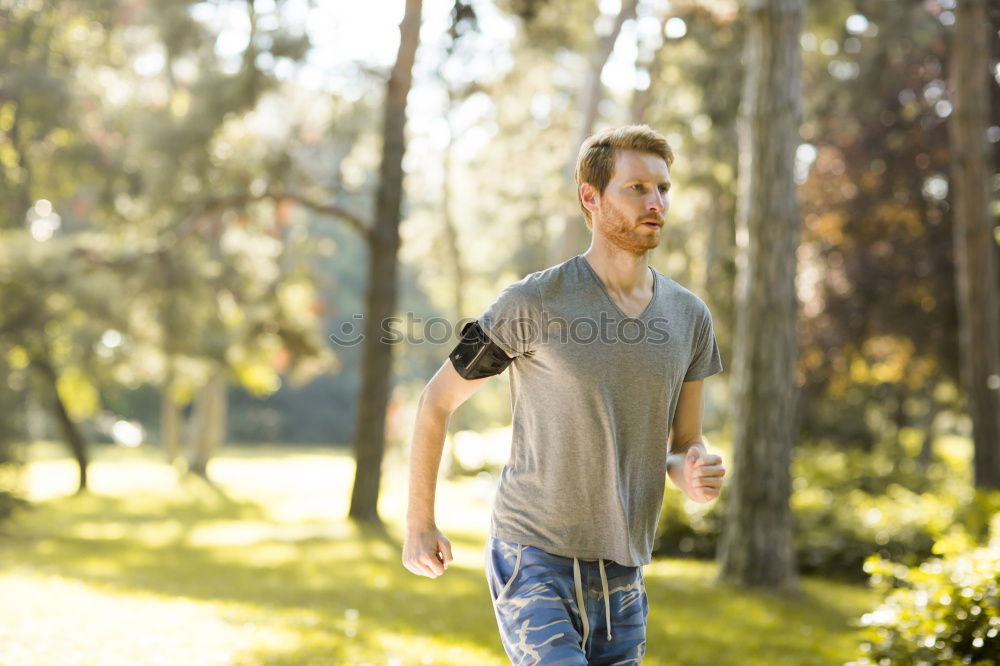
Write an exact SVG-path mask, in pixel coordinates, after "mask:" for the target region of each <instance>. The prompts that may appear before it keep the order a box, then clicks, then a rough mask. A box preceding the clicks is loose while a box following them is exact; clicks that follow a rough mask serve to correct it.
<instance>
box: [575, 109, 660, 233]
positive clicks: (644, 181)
mask: <svg viewBox="0 0 1000 666" xmlns="http://www.w3.org/2000/svg"><path fill="white" fill-rule="evenodd" d="M673 161H674V153H673V151H672V150H671V149H670V145H669V144H668V143H667V140H666V139H665V138H664V137H663V136H662V135H660V134H658V133H657V132H655V131H653V130H652V129H650V128H649V127H648V126H647V125H628V126H625V127H618V128H612V129H607V130H604V131H602V132H598V133H597V134H594V135H593V136H591V137H590V138H588V139H587V140H586V141H584V142H583V146H581V148H580V155H579V157H578V158H577V162H576V184H577V195H578V196H579V198H580V207H581V208H582V209H583V214H584V216H585V220H586V223H587V228H589V229H591V230H593V229H594V222H595V217H596V218H597V221H598V231H597V232H598V233H603V235H606V236H608V237H609V240H611V241H612V242H614V243H615V244H616V245H621V243H624V245H622V247H624V248H626V249H630V250H634V251H637V252H639V251H644V250H646V249H650V248H653V247H656V245H657V244H658V243H659V227H661V226H662V224H663V220H664V216H665V215H666V212H667V208H668V206H669V203H668V192H669V189H670V173H669V166H670V165H671V164H673ZM647 221H653V222H654V224H644V223H645V222H647ZM619 241H621V242H619Z"/></svg>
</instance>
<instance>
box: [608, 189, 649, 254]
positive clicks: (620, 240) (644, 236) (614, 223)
mask: <svg viewBox="0 0 1000 666" xmlns="http://www.w3.org/2000/svg"><path fill="white" fill-rule="evenodd" d="M601 208H602V210H601V214H600V215H598V216H597V219H596V220H595V228H596V227H600V230H601V235H603V236H604V237H605V238H607V240H608V242H610V243H611V244H612V245H614V246H615V247H617V248H619V249H621V250H624V251H625V252H628V253H630V254H634V255H642V254H645V253H646V252H648V251H649V250H652V249H653V248H655V247H657V246H658V245H659V244H660V234H659V233H658V232H654V231H651V230H649V229H646V227H644V226H642V223H643V222H644V221H648V220H650V219H651V218H654V217H655V218H656V219H657V221H658V222H663V217H662V216H660V215H644V216H642V217H641V218H639V219H638V220H629V219H628V217H626V215H625V213H623V212H622V211H621V209H620V208H618V207H617V206H615V205H614V204H612V203H611V202H608V201H605V202H602V206H601Z"/></svg>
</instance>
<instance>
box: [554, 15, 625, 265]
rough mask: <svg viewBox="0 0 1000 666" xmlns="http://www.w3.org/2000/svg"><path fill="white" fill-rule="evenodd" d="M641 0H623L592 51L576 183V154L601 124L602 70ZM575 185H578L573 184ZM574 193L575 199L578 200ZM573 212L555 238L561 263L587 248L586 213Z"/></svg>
mask: <svg viewBox="0 0 1000 666" xmlns="http://www.w3.org/2000/svg"><path fill="white" fill-rule="evenodd" d="M638 4H639V2H638V0H622V3H621V9H620V10H619V11H618V16H617V17H615V23H614V26H613V27H612V28H611V32H610V33H609V34H608V35H606V36H605V37H603V38H601V40H600V41H599V42H598V43H597V46H596V48H595V49H594V50H593V51H592V52H591V54H590V70H589V71H588V72H587V81H586V83H584V86H583V90H582V91H581V92H580V107H579V109H580V124H579V125H577V128H576V134H575V135H574V136H573V143H572V144H571V145H570V156H569V161H568V162H567V164H566V175H567V178H568V181H569V182H570V183H571V184H574V183H575V182H576V181H575V180H574V178H575V173H576V158H577V155H578V154H579V152H580V146H581V145H583V142H584V141H585V140H586V139H587V137H588V136H590V135H591V134H592V133H593V132H594V125H595V124H597V114H598V110H599V107H600V104H601V98H603V97H604V85H603V84H602V83H601V72H602V71H604V65H605V64H607V62H608V58H609V57H611V52H612V51H613V50H614V48H615V42H616V41H618V34H619V33H620V32H621V29H622V25H624V23H625V21H627V20H628V19H630V18H635V8H636V5H638ZM573 186H574V187H575V185H573ZM576 198H577V197H576V196H575V195H574V197H573V199H574V200H576ZM576 208H577V210H576V212H574V213H573V214H572V215H568V216H567V217H566V220H565V222H564V224H563V232H562V237H561V238H559V237H557V238H555V239H554V243H553V250H554V251H553V252H552V256H551V263H554V264H555V263H560V262H562V261H564V260H566V259H569V258H570V257H572V256H574V255H577V254H579V253H580V252H583V251H584V250H586V249H587V247H586V246H587V226H586V224H585V223H584V221H583V220H582V219H581V218H582V214H581V213H580V211H579V206H577V207H576Z"/></svg>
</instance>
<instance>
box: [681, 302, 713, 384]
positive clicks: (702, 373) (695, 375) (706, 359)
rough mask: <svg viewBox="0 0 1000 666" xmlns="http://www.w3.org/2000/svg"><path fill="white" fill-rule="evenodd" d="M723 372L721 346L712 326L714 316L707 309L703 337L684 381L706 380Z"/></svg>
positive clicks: (700, 338) (702, 327) (701, 336)
mask: <svg viewBox="0 0 1000 666" xmlns="http://www.w3.org/2000/svg"><path fill="white" fill-rule="evenodd" d="M718 372H722V356H721V355H720V354H719V345H718V344H717V342H716V340H715V328H714V327H713V326H712V315H711V313H709V311H708V308H705V319H704V321H703V322H702V325H701V335H700V336H699V339H698V343H697V345H696V346H695V348H694V354H693V355H692V356H691V363H690V364H689V365H688V371H687V374H686V375H684V381H686V382H693V381H695V380H696V379H704V378H705V377H708V376H710V375H714V374H716V373H718Z"/></svg>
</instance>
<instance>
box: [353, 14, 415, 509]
mask: <svg viewBox="0 0 1000 666" xmlns="http://www.w3.org/2000/svg"><path fill="white" fill-rule="evenodd" d="M421 4H422V3H421V0H406V14H405V15H404V17H403V22H402V23H400V26H399V33H400V40H399V51H398V53H397V55H396V64H395V66H394V67H393V69H392V74H391V75H390V77H389V82H388V86H387V90H386V101H385V121H384V126H383V127H384V130H383V145H382V166H381V170H380V174H379V186H378V194H377V195H376V201H375V222H374V225H373V227H372V230H371V242H370V244H369V247H370V249H371V256H370V261H369V262H368V290H367V293H366V295H365V306H366V312H367V314H368V317H367V319H366V320H365V340H364V343H363V348H362V358H361V390H360V400H359V401H358V411H357V419H356V421H355V423H356V426H355V427H356V431H355V436H354V459H355V462H356V472H355V476H354V489H353V491H352V493H351V508H350V510H349V515H350V517H351V518H353V519H354V520H357V521H360V522H369V523H380V522H381V521H380V519H379V516H378V495H379V485H380V482H381V480H382V458H383V456H384V454H385V415H386V406H387V404H388V401H389V392H390V390H391V388H392V387H391V371H392V347H391V346H390V345H389V343H388V342H387V341H386V340H383V339H382V336H383V331H382V323H383V321H385V320H386V319H388V318H389V317H391V316H392V315H393V312H394V311H395V308H396V296H397V285H396V274H397V268H398V263H399V258H398V251H399V220H400V212H401V207H402V198H403V153H404V152H405V149H406V140H405V133H404V130H405V125H406V96H407V93H409V91H410V84H411V80H412V76H413V61H414V60H415V58H416V53H417V46H418V44H419V41H420V11H421Z"/></svg>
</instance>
